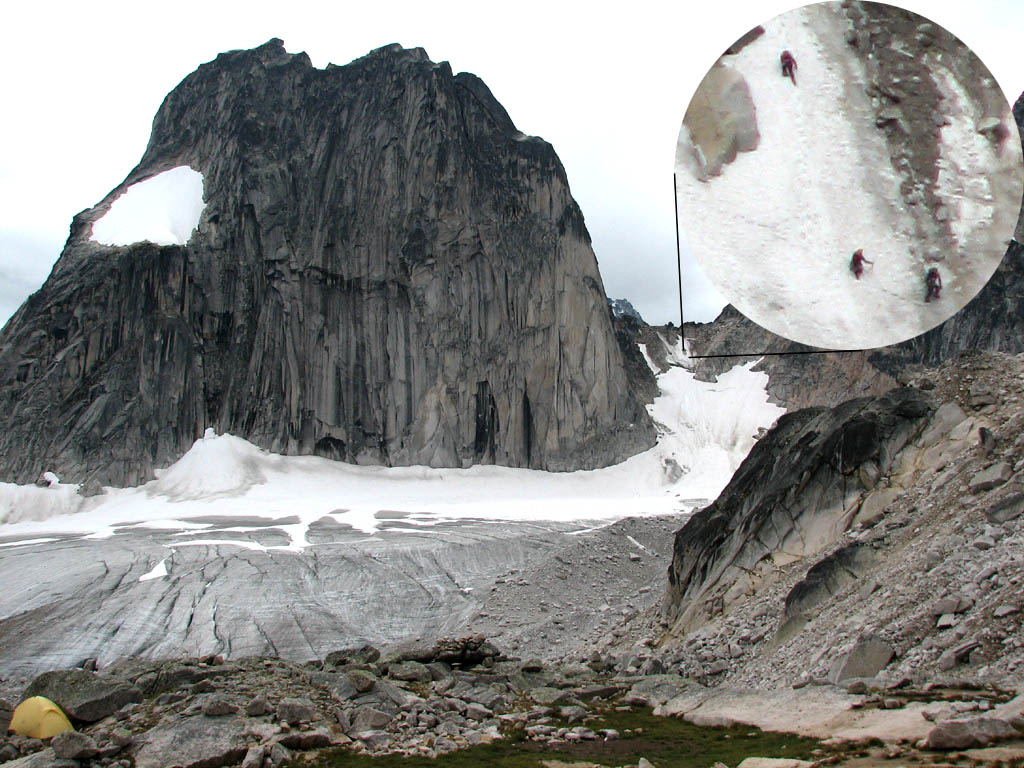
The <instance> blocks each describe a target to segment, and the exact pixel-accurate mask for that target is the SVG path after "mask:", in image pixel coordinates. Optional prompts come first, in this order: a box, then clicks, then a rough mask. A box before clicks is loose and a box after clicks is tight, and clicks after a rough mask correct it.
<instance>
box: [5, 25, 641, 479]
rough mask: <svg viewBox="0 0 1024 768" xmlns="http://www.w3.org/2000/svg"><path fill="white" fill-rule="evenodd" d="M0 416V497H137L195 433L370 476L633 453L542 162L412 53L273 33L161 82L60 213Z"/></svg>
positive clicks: (497, 110)
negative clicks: (123, 152)
mask: <svg viewBox="0 0 1024 768" xmlns="http://www.w3.org/2000/svg"><path fill="white" fill-rule="evenodd" d="M168 172H171V173H168ZM197 184H198V186H196V185H197ZM144 192H146V193H147V194H150V196H149V197H148V198H146V195H145V194H143V193H144ZM199 195H201V198H200V197H199ZM136 198H138V199H142V200H143V202H137V201H136V202H135V203H134V204H135V208H132V207H131V204H133V202H132V201H133V200H135V199H136ZM146 200H148V202H146ZM150 220H152V221H154V222H157V223H156V224H153V225H152V226H151V227H150V229H151V230H152V232H151V233H149V234H147V232H148V231H149V230H144V229H143V230H140V229H139V228H138V227H139V226H143V227H145V226H150V225H148V224H146V223H145V222H148V221H150ZM119 237H120V238H121V239H120V240H119V239H118V238H119ZM112 243H113V244H112ZM0 413H2V414H3V416H0V426H2V429H0V465H2V466H3V467H4V472H3V474H4V477H3V478H0V479H4V480H14V481H17V482H26V481H30V480H33V479H35V477H36V476H38V475H39V473H40V472H42V471H45V470H53V471H56V472H57V473H58V474H61V475H62V477H64V478H65V479H66V480H72V481H84V480H87V479H88V480H94V481H98V482H100V483H103V484H108V483H113V484H133V483H137V482H140V481H143V480H145V479H148V478H150V477H152V476H153V471H154V469H156V468H159V467H161V466H166V465H168V464H170V463H171V462H173V461H174V460H175V459H177V458H178V457H180V456H181V455H182V454H183V453H184V452H185V451H186V450H187V449H188V447H189V446H190V445H191V444H192V443H193V441H194V440H196V439H197V438H198V437H200V436H202V435H203V434H204V432H205V430H206V429H207V428H211V427H212V428H214V429H215V430H216V431H218V432H229V433H232V434H235V435H238V436H241V437H244V438H246V439H247V440H250V441H252V442H254V443H256V444H257V445H259V446H261V447H264V448H267V449H270V450H272V451H275V452H281V453H291V454H317V455H321V456H327V457H331V458H335V459H342V460H345V461H351V462H359V463H369V464H384V465H407V464H408V465H411V464H425V465H431V466H455V467H458V466H468V465H470V464H474V463H494V464H501V465H508V466H521V467H534V468H541V469H549V470H573V469H579V468H591V467H597V466H602V465H606V464H609V463H614V462H616V461H618V460H621V459H623V458H625V457H626V456H629V455H631V454H633V453H636V452H638V451H640V450H643V449H644V448H647V447H649V446H650V445H651V444H652V443H653V441H654V429H653V427H652V425H651V422H650V419H649V417H648V416H647V414H646V412H645V411H644V409H643V407H642V405H641V404H640V403H638V402H637V400H636V399H635V398H634V397H633V396H632V395H631V394H630V392H629V391H628V384H627V381H626V376H625V373H624V370H623V364H622V357H621V352H620V350H619V347H618V346H617V344H616V341H615V337H614V334H613V331H612V327H611V321H610V318H609V313H608V309H607V303H606V297H605V294H604V289H603V286H602V282H601V277H600V274H599V273H598V269H597V263H596V260H595V257H594V254H593V251H592V249H591V246H590V237H589V235H588V233H587V230H586V226H585V224H584V220H583V215H582V213H581V212H580V209H579V207H578V206H577V205H576V202H575V201H574V200H573V198H572V196H571V194H570V192H569V188H568V183H567V180H566V175H565V171H564V169H563V168H562V165H561V163H560V162H559V160H558V157H557V156H556V154H555V152H554V150H553V149H552V147H551V146H550V145H549V144H547V143H546V142H544V141H542V140H541V139H538V138H535V137H531V136H526V135H524V134H522V133H520V132H519V131H518V130H517V129H516V127H515V125H514V124H513V122H512V120H511V119H510V118H509V116H508V114H507V113H506V112H505V110H504V109H503V108H502V106H501V105H500V104H499V103H498V102H497V100H496V99H495V98H494V96H492V95H491V92H490V91H489V90H488V88H487V87H486V86H485V85H484V83H483V82H482V81H481V80H480V79H479V78H477V77H476V76H474V75H471V74H468V73H460V74H457V75H453V74H452V71H451V68H450V67H449V65H448V64H447V63H446V62H442V63H433V62H431V61H430V60H429V59H428V58H427V55H426V53H425V52H424V51H423V50H422V49H420V48H416V49H411V50H407V49H403V48H401V47H400V46H398V45H390V46H386V47H383V48H379V49H377V50H375V51H373V52H371V53H370V54H368V55H367V56H364V57H363V58H360V59H357V60H356V61H354V62H352V63H351V64H348V65H347V66H341V67H339V66H334V65H330V66H328V67H327V68H326V69H323V70H318V69H316V68H314V67H313V66H312V65H311V63H310V61H309V58H308V57H307V56H306V55H305V54H304V53H299V54H289V53H287V52H286V51H285V49H284V46H283V44H282V42H281V41H280V40H276V39H275V40H271V41H269V42H268V43H266V44H264V45H261V46H259V47H258V48H255V49H252V50H246V51H232V52H230V53H225V54H222V55H220V56H218V57H217V58H216V60H214V61H213V62H210V63H208V64H204V65H202V66H201V67H199V69H198V70H196V71H195V72H194V73H192V74H191V75H189V76H188V77H186V78H185V80H184V81H182V83H181V84H180V85H179V86H178V87H177V88H175V89H174V90H173V91H172V92H171V93H170V94H169V95H168V96H167V98H166V99H165V100H164V103H163V104H162V105H161V107H160V110H159V112H158V113H157V115H156V118H155V119H154V121H153V131H152V136H151V138H150V142H149V146H148V147H147V149H146V152H145V154H144V156H143V158H142V161H141V162H140V163H139V165H138V166H137V167H136V168H135V169H134V170H132V171H131V173H129V175H128V177H127V178H126V179H125V181H124V182H123V183H122V184H121V185H120V186H119V187H117V188H116V189H114V190H113V191H112V192H111V193H110V194H109V195H107V197H106V198H104V199H103V200H102V201H101V202H100V203H99V204H98V205H97V206H96V207H94V208H91V209H89V210H86V211H83V212H82V213H80V214H78V215H77V216H75V218H74V221H73V223H72V226H71V234H70V237H69V238H68V241H67V244H66V245H65V248H64V251H63V253H62V254H61V257H60V259H59V261H58V262H57V264H56V266H55V267H54V269H53V272H52V274H51V275H50V277H49V278H48V279H47V281H46V283H45V284H44V285H43V287H42V288H41V289H40V290H39V291H37V292H36V293H35V294H33V295H32V296H31V297H30V298H29V299H28V300H27V301H26V302H25V304H24V305H23V306H22V307H21V308H20V309H19V310H18V312H17V313H16V314H15V315H14V317H13V318H12V319H11V321H10V322H9V323H8V325H7V326H6V327H5V328H4V329H3V332H2V333H0Z"/></svg>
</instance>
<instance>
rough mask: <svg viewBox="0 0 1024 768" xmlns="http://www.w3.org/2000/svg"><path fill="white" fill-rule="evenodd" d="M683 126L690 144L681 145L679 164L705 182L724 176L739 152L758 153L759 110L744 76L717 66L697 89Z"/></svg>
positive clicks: (723, 66) (723, 65) (678, 151)
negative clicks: (713, 177)
mask: <svg viewBox="0 0 1024 768" xmlns="http://www.w3.org/2000/svg"><path fill="white" fill-rule="evenodd" d="M683 126H684V127H685V129H686V131H688V132H689V139H690V140H689V142H683V141H682V140H681V141H680V142H679V147H678V148H677V153H678V156H677V158H676V162H677V164H678V163H686V164H687V165H691V164H692V165H693V170H694V172H695V175H696V176H697V178H699V179H700V180H702V181H705V180H707V179H709V178H710V177H712V176H717V175H718V174H720V173H721V172H722V167H723V166H724V165H727V164H728V163H731V162H732V161H733V160H735V159H736V153H737V152H751V151H753V150H755V149H757V143H758V141H759V140H760V135H759V134H758V131H757V109H756V108H755V107H754V100H753V98H752V97H751V95H750V87H749V86H748V85H747V81H746V79H745V78H744V77H743V75H742V74H740V73H739V72H737V71H736V70H735V69H732V68H731V67H729V66H726V65H725V64H722V63H721V62H719V63H716V64H715V66H713V67H712V68H711V71H710V72H708V73H707V74H706V75H705V76H704V79H703V80H701V83H700V85H699V86H697V92H696V93H695V94H694V95H693V99H692V100H691V101H690V106H689V107H688V108H687V110H686V115H685V116H684V117H683ZM691 153H692V157H690V156H689V155H690V154H691Z"/></svg>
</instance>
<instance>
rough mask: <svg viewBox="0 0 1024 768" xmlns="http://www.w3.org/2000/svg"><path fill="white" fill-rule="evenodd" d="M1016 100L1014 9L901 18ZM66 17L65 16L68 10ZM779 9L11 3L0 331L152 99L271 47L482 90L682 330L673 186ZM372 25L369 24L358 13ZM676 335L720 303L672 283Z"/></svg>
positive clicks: (1023, 72)
mask: <svg viewBox="0 0 1024 768" xmlns="http://www.w3.org/2000/svg"><path fill="white" fill-rule="evenodd" d="M894 4H896V5H900V6H902V7H905V8H909V9H910V10H913V11H915V12H917V13H919V14H922V15H924V16H927V17H928V18H930V19H931V20H933V21H935V22H938V23H940V24H942V25H943V26H944V27H946V28H947V29H948V30H950V31H951V32H952V33H954V34H955V35H957V36H958V37H959V38H960V39H961V40H963V41H964V42H965V43H966V44H967V45H968V46H969V47H971V48H972V49H973V50H974V51H975V53H977V54H978V55H979V56H980V57H981V59H982V61H984V62H985V64H986V65H987V66H988V67H989V69H990V70H991V71H992V72H993V74H994V75H995V77H996V79H997V80H998V82H999V84H1000V86H1001V87H1002V88H1003V91H1004V92H1005V93H1006V94H1007V95H1008V99H1009V101H1010V102H1011V103H1012V101H1013V100H1014V99H1015V98H1016V96H1017V95H1018V94H1020V92H1021V91H1022V90H1024V62H1021V61H1019V54H1017V53H1016V52H1017V49H1018V45H1017V40H1016V38H1017V37H1018V36H1019V34H1020V30H1021V29H1024V3H1020V2H1019V1H1018V0H976V2H973V3H964V2H963V1H962V0H900V2H897V3H894ZM65 5H66V7H64V6H65ZM799 5H801V3H794V2H783V1H779V0H717V1H716V2H710V3H699V4H698V3H689V2H673V3H647V2H642V1H640V2H628V3H615V4H591V3H558V2H552V1H551V0H548V1H547V2H533V1H532V0H531V1H529V2H515V3H501V4H487V3H476V2H473V3H469V2H466V3H455V2H445V0H434V1H433V2H429V1H428V0H420V2H415V3H413V2H408V3H407V2H386V3H379V4H371V3H365V2H359V3H352V2H344V1H336V2H331V3H322V4H321V3H311V2H303V1H302V0H290V1H289V2H281V0H272V2H263V1H262V0H253V1H251V2H245V3H218V2H215V0H207V2H194V0H182V1H181V2H176V3H173V4H169V3H160V4H144V3H137V2H130V3H129V2H116V3H115V2H103V1H102V0H98V2H95V3H77V2H76V3H66V4H63V3H32V2H21V3H17V4H14V5H13V7H8V8H6V9H5V11H4V20H5V24H4V26H5V34H4V45H3V46H2V47H0V67H2V71H3V73H4V74H3V76H2V78H0V103H2V104H3V105H4V117H3V120H2V121H0V139H2V146H3V151H2V153H0V212H2V214H0V323H2V322H6V320H7V318H8V317H9V316H10V314H12V313H13V312H14V310H15V309H17V307H18V306H19V305H20V304H21V302H22V301H23V300H24V299H25V298H26V297H27V296H28V295H29V294H30V293H31V292H32V291H34V290H36V289H37V288H39V286H40V285H41V284H42V283H43V281H44V280H45V279H46V276H47V275H48V274H49V271H50V268H51V266H52V265H53V262H54V261H56V259H57V256H58V255H59V253H60V249H61V247H62V246H63V244H64V240H65V238H66V237H67V233H68V227H69V225H70V223H71V217H72V216H73V215H74V214H75V213H77V212H78V211H80V210H83V209H85V208H88V207H90V206H92V205H95V204H96V203H97V202H98V201H99V200H100V199H102V198H103V197H104V196H105V195H106V193H107V192H109V191H110V189H111V188H113V187H114V186H116V185H117V184H118V183H120V182H121V180H122V179H124V177H125V176H126V175H127V173H128V171H129V170H131V168H132V167H133V166H134V165H135V164H136V163H137V162H138V161H139V159H140V158H141V156H142V152H143V150H144V149H145V146H146V142H147V141H148V139H149V129H150V124H151V122H152V119H153V115H154V114H155V113H156V110H157V108H158V107H159V105H160V102H161V101H162V100H163V98H164V96H165V95H166V94H167V93H168V92H169V91H170V90H171V89H172V88H174V86H175V85H177V84H178V83H179V82H180V81H181V80H182V79H183V78H184V77H185V76H186V75H188V74H189V73H190V72H192V71H193V70H195V69H196V67H198V66H199V65H200V64H201V63H203V62H206V61H210V60H211V59H213V58H214V57H215V56H216V55H217V54H218V53H220V52H222V51H227V50H232V49H237V48H250V47H253V46H256V45H259V44H261V43H264V42H266V41H267V40H269V39H270V38H272V37H280V38H281V39H283V40H284V42H285V47H286V48H287V49H288V50H289V51H290V52H293V53H294V52H298V51H303V50H304V51H306V52H307V53H308V54H309V56H310V57H311V59H312V60H313V63H314V64H315V65H316V66H319V67H322V66H324V65H326V64H327V63H328V62H333V63H335V64H345V63H347V62H349V61H351V60H352V59H354V58H357V57H359V56H362V55H363V54H365V53H367V52H368V51H370V50H371V49H373V48H376V47H379V46H381V45H385V44H387V43H392V42H398V43H401V44H402V45H404V46H406V47H416V46H421V47H423V48H425V49H426V50H427V53H428V54H429V55H430V57H431V58H432V59H433V60H434V61H442V60H448V61H450V62H451V65H452V69H453V70H455V71H456V72H458V71H468V72H473V73H475V74H476V75H479V76H480V77H481V78H482V79H483V80H484V82H486V83H487V85H488V86H489V87H490V88H491V90H492V91H493V92H494V95H495V96H496V97H497V99H498V100H499V101H500V102H501V103H502V104H503V105H504V106H505V108H506V109H507V110H508V112H509V115H510V116H511V117H512V119H513V121H515V123H516V125H517V126H518V127H519V129H520V130H522V131H524V132H526V133H529V134H533V135H537V136H541V137H543V138H544V139H546V140H548V141H550V142H551V143H552V144H553V145H554V147H555V150H556V151H557V152H558V154H559V156H560V157H561V159H562V162H563V163H564V165H565V167H566V171H567V173H568V175H569V182H570V184H571V187H572V191H573V194H574V196H575V197H576V200H577V201H578V202H579V204H580V206H581V208H582V209H583V213H584V215H585V216H586V221H587V226H588V228H589V230H590V233H591V235H592V237H593V240H594V249H595V251H596V253H597V257H598V261H599V263H600V267H601V273H602V276H603V278H604V283H605V289H606V291H607V293H608V295H609V296H611V297H626V298H628V299H630V300H631V301H632V302H633V304H634V305H635V306H636V307H637V308H638V309H639V310H640V312H641V313H642V314H643V315H644V317H645V319H647V320H648V321H651V322H658V323H662V322H666V321H668V320H673V321H678V314H679V302H678V296H677V289H676V266H675V234H674V232H675V229H674V213H673V200H672V188H671V181H672V167H673V161H674V152H675V142H676V137H677V134H678V132H679V124H680V121H681V120H682V116H683V112H684V111H685V108H686V104H687V102H688V101H689V98H690V96H691V95H692V93H693V91H694V89H695V88H696V87H697V84H698V83H699V82H700V79H701V78H702V77H703V75H704V73H705V71H706V70H707V69H708V67H709V66H710V65H711V64H712V63H713V62H714V60H715V59H716V58H717V57H718V55H719V54H720V53H721V52H722V51H723V50H724V49H725V48H726V47H727V46H728V45H729V44H730V43H732V42H733V41H734V40H735V39H736V38H737V37H739V36H740V35H741V34H742V33H743V32H745V31H747V30H748V29H749V28H750V27H752V26H755V25H756V24H759V23H761V22H764V21H767V20H768V19H770V18H771V17H773V16H775V15H777V14H778V13H782V12H784V11H786V10H789V9H791V8H794V7H798V6H799ZM371 6H373V7H371ZM684 299H685V307H686V314H687V319H688V320H691V319H692V320H710V319H712V318H713V316H714V315H715V314H716V313H717V310H718V308H719V303H718V302H716V300H715V298H714V297H713V296H711V295H710V294H708V293H707V291H706V289H704V288H701V287H699V284H698V282H697V281H696V279H695V278H693V277H690V276H687V275H684Z"/></svg>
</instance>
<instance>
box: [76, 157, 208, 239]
mask: <svg viewBox="0 0 1024 768" xmlns="http://www.w3.org/2000/svg"><path fill="white" fill-rule="evenodd" d="M204 206H205V203H203V174H201V173H199V172H198V171H194V170H192V169H191V168H189V167H188V166H187V165H180V166H178V167H177V168H172V169H171V170H169V171H164V172H163V173H160V174H157V175H156V176H153V177H152V178H149V179H146V180H145V181H140V182H138V183H137V184H132V185H131V186H130V187H128V189H127V190H125V192H124V193H123V194H122V195H121V196H120V197H118V198H117V199H116V200H115V201H114V202H113V204H112V205H111V206H110V210H108V211H107V212H106V213H105V214H104V215H103V216H102V218H100V219H99V220H98V221H96V222H95V223H94V224H93V225H92V238H91V239H92V240H95V241H96V242H98V243H101V244H103V245H131V244H132V243H141V242H143V241H147V240H148V241H149V242H151V243H156V244H157V245H185V243H187V242H188V239H189V237H190V236H191V235H192V231H193V230H194V229H196V227H198V226H199V215H200V214H201V213H202V212H203V208H204Z"/></svg>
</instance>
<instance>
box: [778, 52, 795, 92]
mask: <svg viewBox="0 0 1024 768" xmlns="http://www.w3.org/2000/svg"><path fill="white" fill-rule="evenodd" d="M781 60H782V76H783V77H786V76H787V75H788V76H789V79H790V80H792V81H793V85H796V59H794V58H793V54H792V53H790V52H789V51H783V52H782V57H781Z"/></svg>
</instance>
